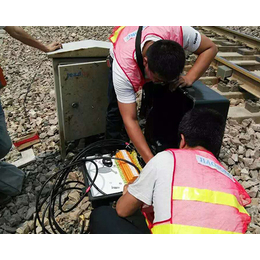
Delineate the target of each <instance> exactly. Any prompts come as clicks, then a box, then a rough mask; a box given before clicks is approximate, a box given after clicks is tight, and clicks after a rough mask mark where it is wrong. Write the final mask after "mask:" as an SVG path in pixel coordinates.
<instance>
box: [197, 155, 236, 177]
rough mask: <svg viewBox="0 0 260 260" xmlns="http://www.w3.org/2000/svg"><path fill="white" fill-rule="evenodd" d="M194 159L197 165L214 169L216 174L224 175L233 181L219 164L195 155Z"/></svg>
mask: <svg viewBox="0 0 260 260" xmlns="http://www.w3.org/2000/svg"><path fill="white" fill-rule="evenodd" d="M196 159H197V162H198V163H199V164H202V165H204V166H208V167H210V168H212V169H215V170H217V171H218V172H220V173H222V174H224V175H225V176H227V177H228V178H229V179H231V180H232V181H234V178H233V176H232V175H231V174H230V173H229V172H228V171H226V170H225V169H224V168H223V167H222V166H220V165H219V164H217V163H215V162H214V161H212V160H210V159H208V158H205V157H202V156H200V155H196Z"/></svg>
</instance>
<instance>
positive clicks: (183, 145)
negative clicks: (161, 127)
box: [179, 134, 186, 149]
mask: <svg viewBox="0 0 260 260" xmlns="http://www.w3.org/2000/svg"><path fill="white" fill-rule="evenodd" d="M185 146H186V141H185V137H184V135H183V134H181V141H180V145H179V149H183V148H184V147H185Z"/></svg>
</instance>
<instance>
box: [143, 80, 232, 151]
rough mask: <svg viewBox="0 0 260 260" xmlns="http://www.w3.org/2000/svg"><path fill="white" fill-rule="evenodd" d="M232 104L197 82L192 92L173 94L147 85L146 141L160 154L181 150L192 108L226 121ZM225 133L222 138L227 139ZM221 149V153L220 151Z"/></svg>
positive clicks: (178, 90) (190, 88)
mask: <svg viewBox="0 0 260 260" xmlns="http://www.w3.org/2000/svg"><path fill="white" fill-rule="evenodd" d="M229 104H230V101H229V100H228V99H227V98H225V97H223V96H221V95H220V94H218V93H217V92H215V91H214V90H212V89H211V88H209V87H207V86H206V85H204V84H203V83H202V82H201V81H196V82H194V83H193V85H192V86H191V87H189V88H178V89H177V90H176V91H174V92H171V91H170V90H169V88H168V86H167V85H166V86H161V85H155V84H153V83H147V84H146V85H144V87H143V93H142V105H141V109H140V115H139V116H140V118H141V119H142V118H143V119H146V123H145V130H144V132H145V138H146V140H147V142H148V144H149V145H150V147H151V149H152V151H153V152H154V153H155V154H156V153H158V152H160V151H163V150H165V149H167V148H178V145H179V138H178V135H177V134H178V126H179V123H180V121H181V119H182V117H183V116H184V114H185V113H186V112H188V111H189V110H190V109H192V108H195V107H196V108H204V107H205V108H210V109H214V110H216V111H218V112H219V113H220V114H222V115H223V117H224V118H225V119H226V118H227V114H228V109H229ZM224 130H225V129H223V134H222V138H223V136H224ZM220 148H221V147H219V151H220Z"/></svg>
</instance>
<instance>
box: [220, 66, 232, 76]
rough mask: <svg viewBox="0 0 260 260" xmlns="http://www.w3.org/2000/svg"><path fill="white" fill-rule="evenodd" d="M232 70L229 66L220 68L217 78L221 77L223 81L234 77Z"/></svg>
mask: <svg viewBox="0 0 260 260" xmlns="http://www.w3.org/2000/svg"><path fill="white" fill-rule="evenodd" d="M232 72H233V71H232V69H230V68H229V67H227V66H224V65H223V66H219V67H218V70H217V77H220V78H221V79H222V80H225V78H227V77H230V76H231V75H232Z"/></svg>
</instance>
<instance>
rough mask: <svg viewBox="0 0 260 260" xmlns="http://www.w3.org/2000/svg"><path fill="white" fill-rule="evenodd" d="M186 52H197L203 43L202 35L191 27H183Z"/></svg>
mask: <svg viewBox="0 0 260 260" xmlns="http://www.w3.org/2000/svg"><path fill="white" fill-rule="evenodd" d="M182 32H183V48H184V50H187V51H190V52H195V51H196V50H197V49H198V48H199V46H200V43H201V35H200V33H199V32H198V31H197V30H195V29H193V28H192V27H190V26H182Z"/></svg>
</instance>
